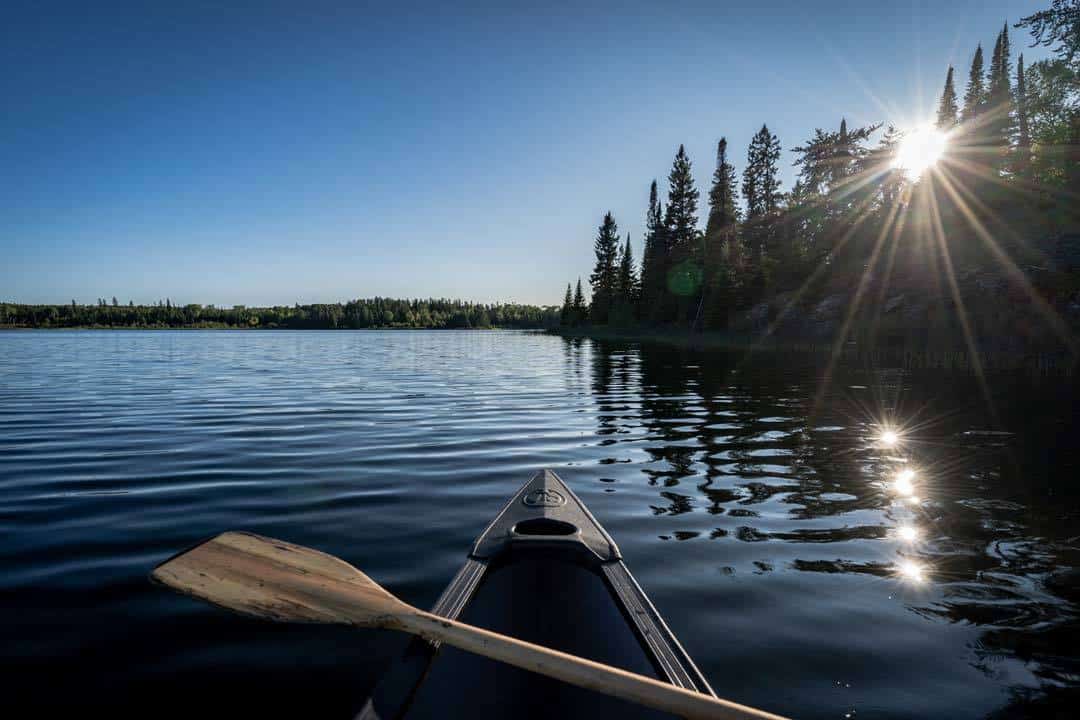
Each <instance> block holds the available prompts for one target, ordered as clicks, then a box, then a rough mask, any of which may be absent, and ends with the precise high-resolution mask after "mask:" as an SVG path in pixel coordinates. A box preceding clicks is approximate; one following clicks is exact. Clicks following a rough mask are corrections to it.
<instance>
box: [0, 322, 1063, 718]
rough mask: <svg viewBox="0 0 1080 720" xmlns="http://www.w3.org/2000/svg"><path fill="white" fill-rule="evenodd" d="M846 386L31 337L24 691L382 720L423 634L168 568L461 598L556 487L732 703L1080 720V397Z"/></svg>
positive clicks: (366, 352) (590, 354) (210, 341)
mask: <svg viewBox="0 0 1080 720" xmlns="http://www.w3.org/2000/svg"><path fill="white" fill-rule="evenodd" d="M824 374H825V368H824V367H823V363H820V362H816V361H814V360H813V358H812V357H810V356H808V355H794V354H790V353H787V354H785V353H756V354H753V355H747V354H745V353H741V352H733V351H724V350H717V349H696V350H695V349H686V348H682V349H680V348H674V347H670V346H662V345H652V344H640V343H600V342H596V341H592V340H586V339H564V338H559V337H552V336H546V335H542V334H535V333H517V332H460V333H438V332H357V333H330V332H326V333H324V332H280V333H272V334H261V333H240V332H68V333H0V499H2V502H0V540H2V542H0V563H2V564H3V567H4V568H5V572H4V573H3V574H2V577H0V598H2V602H3V604H4V607H5V609H7V613H5V615H4V617H5V619H4V621H3V622H4V629H3V633H4V637H5V643H4V644H3V646H2V648H0V671H2V672H3V676H4V677H5V678H6V680H7V682H6V683H5V684H7V685H8V687H9V688H10V689H9V694H12V693H13V694H14V696H15V697H14V698H13V699H14V700H16V701H23V700H25V701H30V702H33V703H35V704H36V705H37V706H38V707H40V708H41V709H42V710H43V711H44V712H45V713H46V714H49V715H55V714H59V713H61V712H67V713H70V712H74V711H79V712H87V711H90V712H95V713H97V712H112V713H114V714H115V715H116V716H135V715H138V716H140V717H144V716H146V715H161V714H164V715H167V716H173V715H175V716H180V715H186V716H190V715H191V714H193V713H198V714H199V715H200V716H203V717H214V716H220V715H225V714H230V715H234V714H235V713H236V712H240V713H242V714H244V715H245V716H252V715H260V716H269V717H285V716H290V717H295V716H296V714H297V713H302V714H304V715H305V716H312V717H341V718H347V717H350V716H351V713H352V712H354V711H355V710H356V709H358V706H359V704H360V703H361V702H362V700H363V697H364V695H365V693H366V691H367V690H368V689H370V687H371V686H372V684H373V683H374V682H375V680H376V679H377V678H378V676H379V674H380V673H381V672H382V671H383V670H385V668H386V666H387V664H388V663H389V662H390V661H391V659H392V658H393V657H394V655H395V653H396V652H397V651H398V650H399V649H400V648H401V647H402V645H403V643H404V640H403V639H402V638H399V637H397V636H394V635H392V634H389V633H382V632H364V633H355V632H350V631H347V630H338V629H333V628H314V627H286V626H270V625H263V624H260V623H256V622H253V621H249V620H244V619H239V618H235V617H233V616H230V615H227V614H225V613H223V612H220V611H217V610H214V609H211V608H207V607H204V606H201V605H199V604H197V603H194V602H192V601H190V600H187V599H184V598H180V597H175V596H173V595H171V594H169V593H167V592H165V591H162V590H160V589H158V588H154V587H151V586H150V585H149V584H148V582H147V581H146V572H147V571H148V570H149V569H150V568H151V567H152V566H153V565H154V564H155V563H157V562H159V561H160V560H162V559H164V558H165V557H167V556H168V555H170V554H172V553H173V552H175V551H176V550H178V549H181V548H183V547H185V546H187V545H190V544H192V543H194V542H196V541H197V540H199V539H201V538H203V537H206V536H208V535H210V534H212V533H215V532H218V531H220V530H224V529H247V530H252V531H256V532H259V533H263V534H267V535H271V536H277V537H281V538H284V539H288V540H290V541H293V542H297V543H302V544H306V545H311V546H313V547H317V548H319V549H322V550H326V551H328V552H331V553H334V554H337V555H340V556H341V557H343V558H345V559H346V560H348V561H350V562H352V563H353V564H355V565H357V566H358V567H360V568H362V569H363V570H364V571H365V572H366V573H368V574H370V575H371V576H372V577H373V578H375V579H376V580H378V581H379V582H380V583H382V584H384V585H385V586H386V587H387V588H388V589H390V590H391V591H392V592H394V593H395V594H397V595H399V596H400V597H402V598H403V599H405V600H407V601H409V602H411V603H414V604H417V605H421V606H424V605H430V604H431V603H432V602H433V601H434V599H435V598H436V596H437V595H438V593H439V592H440V590H441V589H442V587H443V586H444V585H445V584H446V582H447V581H448V580H449V579H450V577H451V576H452V575H453V573H454V572H455V571H456V570H457V568H458V567H459V565H460V564H461V562H462V560H463V559H464V556H465V553H466V552H467V550H468V547H469V545H470V543H471V541H472V539H473V538H474V537H475V536H476V535H477V534H478V533H479V532H480V531H481V530H482V529H483V528H484V526H485V525H486V523H487V522H488V521H489V520H490V519H491V517H492V516H493V515H494V513H495V512H497V510H498V509H499V508H500V507H501V505H502V503H503V502H504V501H505V499H506V498H507V497H508V496H509V495H510V494H511V493H512V492H513V491H514V490H515V489H516V488H517V487H518V486H519V485H520V484H521V483H522V482H524V481H525V480H526V479H527V478H528V477H529V475H530V474H531V473H532V472H533V471H535V470H536V469H537V468H540V467H545V466H546V467H551V468H553V469H555V470H556V471H557V472H558V473H559V474H560V475H561V476H562V477H563V478H564V479H565V480H566V481H567V482H568V483H569V484H570V485H571V486H572V487H573V489H574V491H575V492H576V493H578V494H579V495H580V496H581V498H582V499H583V500H584V501H585V502H586V503H587V504H588V506H589V507H590V509H591V510H592V511H593V513H594V514H595V515H596V516H597V518H598V519H599V520H600V521H601V522H602V523H603V524H604V525H605V527H606V528H607V529H608V530H609V531H610V532H611V534H612V535H613V537H614V538H615V540H616V541H617V542H618V543H619V545H620V547H621V549H622V551H623V554H624V556H625V557H626V558H627V562H628V563H629V565H630V567H631V568H632V570H633V571H634V573H635V574H636V575H637V577H638V579H639V581H640V582H641V583H642V585H643V586H644V587H645V589H646V590H647V591H648V592H649V594H650V596H651V597H652V599H653V601H654V602H655V603H656V605H657V607H658V609H659V610H660V612H661V613H662V614H663V615H664V616H665V618H666V619H667V621H668V623H669V625H670V626H671V627H672V629H673V630H674V632H675V633H676V635H677V636H678V637H679V638H680V640H681V641H682V642H683V644H684V645H685V646H686V648H687V650H688V651H689V653H690V654H691V656H693V657H694V658H695V660H696V661H697V662H698V664H699V665H700V667H701V669H702V671H703V672H704V673H705V675H706V676H707V677H708V678H709V680H710V681H711V682H712V684H713V686H714V687H715V689H716V690H717V692H718V693H719V694H721V695H723V696H725V697H730V698H732V699H735V700H738V701H741V702H746V703H750V704H756V705H760V706H763V707H766V708H768V709H770V710H774V711H777V712H781V713H786V714H789V715H792V716H795V717H800V718H837V717H844V716H849V717H850V716H853V715H851V713H855V716H862V717H890V718H892V717H895V718H902V717H945V716H948V717H956V718H980V717H987V716H992V715H1000V716H1002V717H1014V716H1020V717H1025V716H1031V717H1054V716H1062V717H1064V716H1065V715H1063V714H1061V713H1064V710H1065V709H1066V708H1069V707H1071V706H1072V704H1073V703H1075V701H1076V699H1077V695H1076V687H1077V686H1078V685H1080V679H1078V678H1080V663H1078V662H1077V661H1076V659H1075V657H1076V653H1075V652H1074V651H1073V648H1075V647H1076V641H1077V640H1078V639H1080V638H1078V635H1080V632H1078V623H1077V612H1078V607H1077V602H1078V601H1080V580H1078V579H1077V574H1076V573H1077V571H1076V568H1077V567H1080V498H1078V496H1077V495H1078V493H1077V490H1076V489H1075V481H1074V478H1075V477H1076V472H1077V469H1078V468H1077V450H1076V449H1075V446H1074V442H1073V438H1075V436H1076V430H1077V428H1076V426H1075V424H1074V420H1073V419H1072V414H1073V413H1072V407H1073V404H1074V399H1075V397H1076V392H1075V388H1074V387H1073V385H1072V380H1071V379H1069V378H1066V379H1060V378H1046V377H1038V376H1033V375H1032V374H1030V373H1022V372H1017V373H1008V372H997V373H990V374H988V375H987V376H986V382H985V383H979V382H978V381H977V379H976V378H975V377H974V376H973V375H972V374H970V373H966V372H961V371H952V372H942V371H934V372H929V371H918V370H915V371H913V370H905V369H902V368H899V367H897V366H888V365H883V364H875V363H872V362H864V363H852V364H849V365H842V366H841V367H839V368H837V369H836V370H835V371H834V372H833V373H832V374H831V377H830V380H829V382H828V383H827V384H824V383H823V377H824ZM885 427H888V428H893V429H896V430H897V431H898V435H899V442H898V443H896V444H895V445H893V446H888V445H886V444H885V443H882V442H881V432H882V430H883V429H884V428H885ZM905 470H910V471H911V474H910V475H903V472H904V471H905Z"/></svg>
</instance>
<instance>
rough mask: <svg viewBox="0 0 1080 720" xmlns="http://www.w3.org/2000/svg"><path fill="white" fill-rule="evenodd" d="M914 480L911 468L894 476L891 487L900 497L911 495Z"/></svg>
mask: <svg viewBox="0 0 1080 720" xmlns="http://www.w3.org/2000/svg"><path fill="white" fill-rule="evenodd" d="M914 480H915V471H914V470H912V469H911V468H906V469H904V470H901V471H900V472H899V473H898V474H897V475H896V482H895V483H894V484H893V487H895V488H896V492H898V493H900V494H901V495H911V494H912V493H914V492H915V483H914V482H913V481H914Z"/></svg>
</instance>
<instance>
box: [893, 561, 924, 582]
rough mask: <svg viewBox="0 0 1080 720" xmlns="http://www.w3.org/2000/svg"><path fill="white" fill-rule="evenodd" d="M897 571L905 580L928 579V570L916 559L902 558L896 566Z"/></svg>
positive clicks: (920, 580)
mask: <svg viewBox="0 0 1080 720" xmlns="http://www.w3.org/2000/svg"><path fill="white" fill-rule="evenodd" d="M896 571H897V573H898V574H899V575H900V577H902V578H903V579H904V580H907V581H909V582H913V583H922V582H924V581H925V580H926V571H925V570H924V568H923V566H922V565H920V564H919V563H917V562H915V561H914V560H906V559H905V560H901V561H900V564H899V565H897V567H896Z"/></svg>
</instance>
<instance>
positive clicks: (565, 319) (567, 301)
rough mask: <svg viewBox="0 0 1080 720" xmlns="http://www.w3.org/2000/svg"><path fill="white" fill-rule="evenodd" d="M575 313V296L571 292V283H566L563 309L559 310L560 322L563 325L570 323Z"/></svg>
mask: <svg viewBox="0 0 1080 720" xmlns="http://www.w3.org/2000/svg"><path fill="white" fill-rule="evenodd" d="M573 313H574V298H573V296H572V295H571V294H570V283H566V295H565V296H564V297H563V303H562V310H560V311H559V324H560V325H562V326H563V327H567V326H569V325H570V322H571V319H572V318H573Z"/></svg>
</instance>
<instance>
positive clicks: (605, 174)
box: [0, 0, 1048, 305]
mask: <svg viewBox="0 0 1080 720" xmlns="http://www.w3.org/2000/svg"><path fill="white" fill-rule="evenodd" d="M514 5H515V3H491V4H487V5H482V4H465V3H463V4H462V6H461V7H454V6H453V4H452V3H410V2H397V3H392V4H390V7H386V6H384V5H383V4H376V3H371V4H368V3H364V2H355V1H354V2H343V3H321V2H303V3H297V2H281V3H271V2H263V3H244V2H234V3H224V4H221V5H220V6H219V5H218V4H217V3H200V2H184V3H130V4H121V3H110V2H107V1H105V2H99V3H71V4H69V5H66V6H65V5H64V4H62V3H52V4H48V6H47V7H45V6H39V5H37V4H35V5H34V6H31V5H29V4H27V5H25V6H24V5H22V4H21V3H19V2H16V3H15V4H14V5H12V4H7V5H5V8H6V10H5V19H4V23H3V25H2V26H0V64H2V66H3V68H4V71H3V72H2V73H0V94H2V97H3V99H4V111H3V113H0V168H2V170H0V258H3V260H2V261H0V300H15V301H20V302H67V301H69V300H70V299H72V298H74V299H76V300H78V301H79V302H93V301H94V300H95V299H96V298H98V297H107V298H111V297H112V296H113V295H116V296H117V297H119V298H120V299H121V300H122V301H125V302H126V301H127V300H128V299H134V300H135V301H136V302H150V301H154V300H157V299H159V298H165V297H170V298H172V299H173V301H174V302H181V303H183V302H203V303H211V302H212V303H217V304H222V305H231V304H234V303H247V304H251V305H255V304H276V303H282V304H292V303H294V302H301V303H305V302H332V301H338V300H343V299H347V298H352V297H361V296H363V297H366V296H371V295H388V296H395V297H399V296H400V297H417V296H420V297H426V296H451V297H461V298H465V299H473V300H481V301H510V300H515V301H520V302H535V303H555V302H559V301H560V300H561V298H562V293H563V290H564V289H565V286H566V282H567V281H569V280H573V279H576V278H577V277H578V275H581V276H583V277H587V275H588V271H589V269H590V267H591V260H592V258H591V241H592V237H593V235H594V234H595V230H596V226H597V225H598V224H599V221H600V219H601V216H602V214H603V212H604V211H605V210H609V209H610V210H612V211H613V212H614V213H615V216H616V220H617V221H618V222H619V225H620V228H621V229H622V230H623V231H624V232H625V231H629V232H631V234H632V238H633V241H634V247H635V252H636V253H637V254H638V257H640V249H641V239H642V227H643V220H644V213H645V205H646V202H647V198H648V185H649V182H650V181H651V180H652V179H653V178H654V177H655V178H658V179H660V180H661V181H662V182H664V181H665V178H666V175H667V172H668V169H669V168H670V164H671V159H672V156H673V155H674V153H675V150H676V149H677V147H678V145H679V143H685V144H686V146H687V150H688V152H689V153H690V156H691V159H692V160H693V162H694V172H695V177H696V179H697V181H698V185H699V188H700V189H701V190H702V198H703V200H704V197H705V192H706V191H707V187H708V182H709V179H710V177H711V175H712V170H713V164H714V156H715V147H716V141H717V140H718V139H719V137H720V136H721V135H726V136H727V138H728V142H729V148H730V150H729V151H730V152H731V155H732V159H733V161H734V163H735V166H736V170H737V171H738V172H740V173H741V170H742V165H743V161H744V160H745V156H746V145H747V143H748V142H749V139H750V136H751V135H752V134H753V132H754V131H756V130H757V129H758V128H759V127H760V126H761V124H762V123H763V122H765V123H768V125H769V127H770V129H772V130H773V131H774V132H776V133H777V134H778V135H779V137H780V140H781V142H782V144H783V146H784V163H785V169H784V176H783V179H784V188H785V189H787V188H790V186H791V182H792V180H793V172H792V170H791V169H790V167H788V165H789V164H790V160H791V153H790V152H789V148H791V147H792V146H794V145H796V144H798V143H799V142H800V141H802V140H803V139H805V138H807V137H808V136H809V135H810V134H811V133H812V131H813V128H814V127H818V126H820V127H834V126H836V125H838V124H839V121H840V118H841V116H846V117H847V119H848V122H849V124H862V123H869V122H876V121H889V122H894V123H897V124H898V125H901V126H904V125H908V124H911V123H914V122H917V121H919V120H921V119H924V118H926V117H927V116H928V115H929V113H930V112H931V111H932V108H933V105H934V103H935V101H936V97H937V94H938V93H939V91H940V88H941V85H942V82H943V81H944V76H945V70H946V67H947V66H948V64H949V63H953V64H954V65H956V67H957V79H958V81H961V88H960V91H961V92H962V84H963V79H964V78H965V77H966V74H967V67H968V65H969V63H970V58H971V54H972V52H973V50H974V47H975V44H976V43H977V42H980V41H981V42H982V43H983V45H984V47H985V48H986V49H987V51H988V50H989V48H990V47H992V45H993V40H994V36H995V34H996V32H997V31H998V30H999V29H1000V27H1001V25H1002V23H1003V22H1005V21H1006V20H1008V21H1010V23H1011V22H1015V21H1016V20H1017V19H1018V18H1019V17H1021V16H1022V15H1025V14H1029V13H1031V12H1033V11H1035V10H1038V9H1040V8H1042V7H1043V6H1045V5H1048V2H1045V1H1044V2H1033V1H1031V0H1028V1H1021V0H958V1H953V0H950V1H949V2H941V0H935V1H934V2H923V1H919V2H909V3H905V2H895V3H888V4H878V3H866V4H863V5H862V6H860V7H858V9H855V8H854V7H853V6H852V5H851V4H850V3H847V2H812V1H810V0H804V1H802V2H768V1H767V0H758V1H757V2H731V3H720V2H715V1H713V2H701V3H670V4H669V3H657V2H649V3H619V4H616V3H610V4H599V3H595V4H594V3H567V4H551V5H541V4H539V3H538V4H536V5H535V6H534V7H533V8H532V9H519V8H515V7H514ZM522 5H523V6H524V5H525V4H522ZM1011 34H1012V39H1013V48H1014V59H1015V55H1016V53H1017V52H1019V51H1021V50H1022V51H1023V52H1024V53H1025V57H1026V58H1027V59H1028V60H1029V62H1030V60H1031V59H1033V58H1038V57H1041V56H1043V55H1044V53H1043V52H1042V51H1040V50H1032V49H1029V48H1027V47H1026V46H1027V45H1028V44H1029V43H1028V40H1027V36H1026V35H1025V34H1024V33H1023V31H1018V30H1011ZM702 215H703V216H704V212H702Z"/></svg>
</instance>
